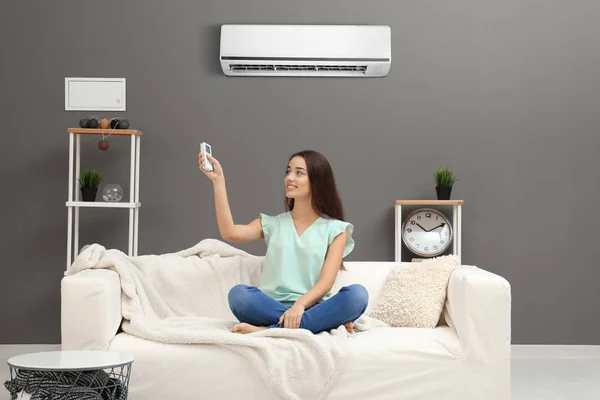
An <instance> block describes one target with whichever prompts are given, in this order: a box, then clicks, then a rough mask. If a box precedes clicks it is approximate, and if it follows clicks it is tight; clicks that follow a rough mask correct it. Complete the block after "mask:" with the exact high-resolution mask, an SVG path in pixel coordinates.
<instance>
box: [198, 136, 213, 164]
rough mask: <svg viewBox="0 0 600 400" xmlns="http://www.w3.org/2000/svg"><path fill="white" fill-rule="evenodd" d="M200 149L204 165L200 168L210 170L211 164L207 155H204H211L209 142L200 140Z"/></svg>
mask: <svg viewBox="0 0 600 400" xmlns="http://www.w3.org/2000/svg"><path fill="white" fill-rule="evenodd" d="M200 151H201V152H202V154H204V165H203V166H202V168H204V170H205V171H212V170H213V165H212V163H211V162H210V160H209V159H208V157H206V155H207V154H210V155H211V156H212V147H210V144H208V143H206V142H202V143H200Z"/></svg>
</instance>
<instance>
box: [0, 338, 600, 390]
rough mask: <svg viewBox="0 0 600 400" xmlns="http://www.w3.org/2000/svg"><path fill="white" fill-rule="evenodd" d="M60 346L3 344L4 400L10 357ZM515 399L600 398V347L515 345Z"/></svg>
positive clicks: (0, 373)
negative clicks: (7, 361) (7, 364)
mask: <svg viewBox="0 0 600 400" xmlns="http://www.w3.org/2000/svg"><path fill="white" fill-rule="evenodd" d="M53 350H59V346H56V345H0V361H1V362H2V365H3V368H1V369H0V379H1V382H2V387H1V388H0V400H9V398H10V396H9V395H8V392H7V391H6V390H5V389H4V382H5V381H6V380H7V379H9V377H10V375H9V371H8V367H6V364H5V362H6V361H5V360H7V359H8V358H10V357H12V356H15V355H18V354H23V353H31V352H37V351H53ZM512 356H513V358H512V372H511V373H512V400H598V399H600V346H513V350H512Z"/></svg>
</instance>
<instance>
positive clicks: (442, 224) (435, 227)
mask: <svg viewBox="0 0 600 400" xmlns="http://www.w3.org/2000/svg"><path fill="white" fill-rule="evenodd" d="M444 225H446V223H441V224H439V225H438V226H434V227H433V228H431V229H430V230H428V231H427V232H431V231H432V230H434V229H437V228H439V227H440V226H444Z"/></svg>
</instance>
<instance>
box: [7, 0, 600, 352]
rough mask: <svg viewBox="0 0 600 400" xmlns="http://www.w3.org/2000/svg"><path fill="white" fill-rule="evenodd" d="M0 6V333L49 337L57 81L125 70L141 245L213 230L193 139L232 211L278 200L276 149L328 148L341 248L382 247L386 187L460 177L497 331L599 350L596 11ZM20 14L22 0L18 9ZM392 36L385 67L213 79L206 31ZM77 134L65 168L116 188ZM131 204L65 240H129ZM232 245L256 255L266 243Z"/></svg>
mask: <svg viewBox="0 0 600 400" xmlns="http://www.w3.org/2000/svg"><path fill="white" fill-rule="evenodd" d="M1 7H2V10H1V12H0V44H1V54H2V56H1V57H0V79H1V86H0V87H1V90H0V109H1V110H2V123H1V125H2V132H3V136H2V137H3V140H2V147H3V151H2V157H0V165H1V171H2V180H1V182H2V187H3V189H2V194H3V195H2V200H1V201H2V207H1V210H2V223H3V229H2V231H1V232H2V233H1V235H2V236H1V240H0V246H1V247H0V249H1V252H2V279H1V280H0V282H1V283H0V296H1V297H0V320H1V323H2V329H1V330H0V343H59V341H60V279H61V277H62V273H63V270H64V268H65V252H66V232H67V226H66V221H67V210H66V208H65V204H64V203H65V200H66V196H67V171H68V135H67V133H66V128H67V127H71V126H76V125H77V121H78V120H79V119H80V118H81V117H83V116H85V115H87V114H89V113H87V112H85V113H81V112H65V111H64V77H65V76H91V77H93V76H99V77H102V76H107V77H125V78H127V97H128V98H127V112H125V113H123V114H118V113H98V114H99V115H100V116H103V117H104V116H106V117H110V116H115V115H122V116H126V117H128V118H129V120H130V121H131V122H132V126H133V127H135V128H138V129H141V130H143V131H144V136H143V139H142V162H141V191H140V195H141V201H142V204H143V207H142V210H141V220H140V236H139V239H140V245H139V246H140V247H139V249H140V253H142V254H147V253H155V254H159V253H163V252H170V251H174V250H178V249H182V248H185V247H187V246H190V245H193V244H195V243H196V242H198V241H199V240H201V239H203V238H207V237H217V238H218V237H219V236H218V230H217V226H216V221H215V215H214V207H213V198H212V187H211V185H210V183H209V181H208V180H207V179H206V178H205V177H204V176H203V175H202V174H201V173H200V172H199V171H198V169H197V151H198V145H199V143H200V142H201V141H203V140H206V141H208V142H210V143H211V144H212V145H213V146H214V151H215V156H217V158H218V159H219V160H220V161H221V162H222V163H223V165H224V168H225V171H226V176H227V178H228V189H229V195H230V202H231V206H232V209H233V214H234V218H235V220H236V221H237V222H240V223H243V222H248V221H250V220H251V219H253V218H254V217H256V215H257V213H258V212H267V213H272V214H275V213H279V212H281V211H283V181H282V179H283V174H284V168H285V166H286V162H287V157H288V155H289V154H290V153H292V152H294V151H297V150H300V149H305V148H313V149H317V150H320V151H322V152H323V153H324V154H325V155H326V156H328V157H329V159H330V161H331V162H332V164H333V166H334V169H335V173H336V177H337V179H338V183H339V188H340V191H341V194H342V196H343V201H344V206H345V209H346V212H347V217H348V219H349V220H351V221H352V222H354V224H355V225H356V234H355V238H356V241H357V246H356V249H355V251H354V252H353V253H352V254H351V256H350V257H349V260H374V261H386V260H393V256H394V247H393V237H394V226H393V220H394V218H393V215H394V214H393V207H392V204H393V201H394V200H396V199H429V198H433V197H434V196H435V192H434V188H433V180H432V176H433V175H432V174H433V171H434V169H435V168H437V167H440V166H444V165H448V166H450V167H452V168H454V169H455V170H456V171H457V173H458V174H459V181H458V183H457V185H456V186H455V188H454V191H453V197H454V198H460V199H464V200H465V202H466V203H465V206H464V212H463V218H464V236H463V249H464V262H465V263H467V264H475V265H478V266H480V267H482V268H485V269H488V270H490V271H493V272H495V273H498V274H500V275H502V276H504V277H506V278H507V279H508V280H509V281H510V282H511V284H512V288H513V308H512V313H513V342H514V343H522V344H525V343H540V344H600V323H599V322H598V318H597V316H598V305H599V304H600V290H599V289H598V282H600V268H599V267H598V263H597V261H596V259H595V257H594V252H595V251H596V250H597V248H598V243H597V238H598V230H597V223H598V222H599V217H598V213H597V211H596V204H595V203H596V201H597V199H598V198H599V196H600V187H599V183H598V182H599V179H598V173H597V164H596V163H595V162H593V161H592V160H593V159H594V158H595V154H596V151H597V149H598V148H599V146H600V135H599V134H598V127H599V126H600V113H599V112H598V105H599V104H600V72H599V71H600V51H599V50H600V45H599V43H600V42H599V41H598V37H600V20H599V17H598V15H600V3H598V2H593V1H578V2H558V1H553V2H549V1H542V0H539V1H532V0H527V1H517V0H508V1H494V2H492V1H480V0H478V1H467V0H457V1H452V2H446V1H410V2H398V1H391V0H387V1H371V2H365V1H355V0H352V1H348V0H346V1H341V0H336V1H328V2H323V1H314V0H307V1H302V2H296V3H293V4H292V3H289V2H281V1H276V0H255V1H231V0H228V1H225V0H218V1H216V0H214V1H206V0H204V1H178V2H164V1H157V0H154V1H147V0H146V1H141V0H137V1H127V2H121V1H103V2H94V3H93V4H91V3H90V2H81V1H54V2H34V1H19V2H10V4H7V3H6V2H5V3H3V5H2V6H1ZM29 7H32V9H28V8H29ZM244 22H245V23H361V24H388V25H390V26H391V28H392V35H393V38H392V42H393V44H392V46H393V48H392V51H393V65H392V71H391V73H390V75H389V76H388V77H387V78H385V79H368V80H367V79H296V78H292V79H256V78H247V79H241V78H237V79H236V78H226V77H225V76H224V75H222V74H221V73H220V70H219V64H218V42H219V26H220V24H223V23H244ZM97 140H98V138H94V139H91V138H86V139H85V140H83V145H84V149H85V150H84V155H83V159H82V167H83V168H85V167H97V168H102V169H104V171H105V174H106V181H107V182H116V183H120V184H122V185H123V186H124V188H125V189H127V187H128V176H127V171H128V160H129V159H128V157H129V147H128V145H129V142H128V141H127V140H126V139H118V138H114V139H111V140H110V143H111V148H110V150H109V151H107V152H101V151H99V150H97V147H96V144H97ZM127 220H128V218H127V212H126V211H123V210H103V211H100V210H83V211H82V222H81V223H82V228H81V229H82V231H81V243H82V245H83V244H85V243H91V242H98V243H101V244H103V245H105V246H107V247H119V248H121V249H123V250H126V245H127ZM240 247H242V248H244V249H246V250H249V251H252V252H254V253H256V254H262V253H264V251H265V246H264V244H263V243H254V244H251V245H241V246H240Z"/></svg>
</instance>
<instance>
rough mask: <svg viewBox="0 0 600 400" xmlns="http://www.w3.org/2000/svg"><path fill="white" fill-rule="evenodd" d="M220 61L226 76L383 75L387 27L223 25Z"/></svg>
mask: <svg viewBox="0 0 600 400" xmlns="http://www.w3.org/2000/svg"><path fill="white" fill-rule="evenodd" d="M220 60H221V68H222V69H223V73H225V75H228V76H329V77H382V76H386V75H387V74H388V72H389V70H390V64H391V61H392V54H391V29H390V27H389V26H383V25H238V24H227V25H223V26H222V27H221V51H220Z"/></svg>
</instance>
